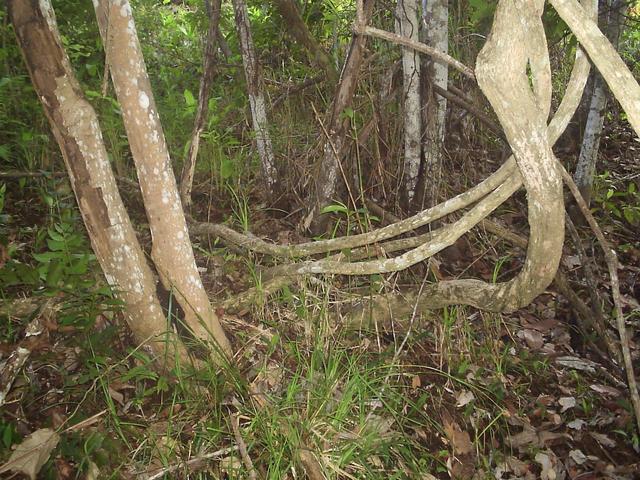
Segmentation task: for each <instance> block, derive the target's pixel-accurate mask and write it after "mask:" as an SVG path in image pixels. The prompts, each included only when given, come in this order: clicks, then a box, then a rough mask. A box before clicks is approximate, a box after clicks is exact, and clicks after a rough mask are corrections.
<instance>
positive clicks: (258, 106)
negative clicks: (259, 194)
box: [233, 0, 277, 196]
mask: <svg viewBox="0 0 640 480" xmlns="http://www.w3.org/2000/svg"><path fill="white" fill-rule="evenodd" d="M233 10H234V12H235V15H236V28H237V29H238V36H239V37H240V49H241V50H242V63H243V64H244V74H245V78H246V80H247V92H248V94H249V104H250V105H251V119H252V121H253V130H254V132H255V135H256V146H257V147H258V156H259V157H260V164H261V166H262V178H263V181H264V183H265V185H266V187H267V190H268V192H269V196H271V195H272V194H273V193H274V191H275V187H276V181H277V172H276V162H275V158H274V156H273V146H272V145H271V137H270V135H269V129H268V125H269V124H268V122H267V109H266V106H265V101H264V95H263V94H262V78H261V77H260V65H259V64H258V59H257V58H256V54H255V51H254V48H253V40H252V38H251V28H250V23H249V13H248V12H247V5H246V3H245V2H244V0H233Z"/></svg>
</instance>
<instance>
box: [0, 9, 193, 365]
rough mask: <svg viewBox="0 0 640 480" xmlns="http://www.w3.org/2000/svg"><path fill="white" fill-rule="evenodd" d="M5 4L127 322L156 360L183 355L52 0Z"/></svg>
mask: <svg viewBox="0 0 640 480" xmlns="http://www.w3.org/2000/svg"><path fill="white" fill-rule="evenodd" d="M8 6H9V15H10V18H11V22H12V23H13V26H14V30H15V33H16V37H17V39H18V45H19V47H20V49H21V50H22V53H23V55H24V59H25V63H26V65H27V69H28V70H29V74H30V76H31V79H32V81H33V85H34V88H35V90H36V93H37V94H38V97H39V98H40V100H41V101H42V106H43V108H44V111H45V114H46V115H47V118H48V119H49V123H50V124H51V129H52V130H53V133H54V135H55V137H56V140H57V142H58V145H59V146H60V150H61V152H62V157H63V158H64V162H65V165H66V167H67V171H68V173H69V180H70V182H71V186H72V188H73V191H74V193H75V195H76V199H77V201H78V207H79V209H80V213H81V214H82V218H83V220H84V223H85V226H86V227H87V232H88V234H89V239H90V240H91V246H92V247H93V251H94V252H95V254H96V258H97V259H98V263H100V267H101V268H102V271H103V273H104V275H105V278H106V279H107V282H108V283H109V285H110V286H111V287H112V288H113V289H114V291H115V292H116V295H117V296H118V297H119V298H120V299H121V300H122V301H123V308H124V315H125V318H126V321H127V324H128V325H129V328H130V329H131V331H132V332H133V334H134V336H135V338H136V340H137V341H139V342H141V343H144V346H145V348H146V349H147V350H149V352H150V353H152V354H153V355H154V356H155V357H156V359H157V360H162V359H165V360H166V359H167V358H166V357H165V352H167V353H168V354H169V357H168V358H169V359H170V358H174V356H176V354H177V356H178V357H185V356H186V352H185V349H184V347H183V346H182V343H181V342H180V340H179V339H178V338H177V337H176V335H175V334H174V333H173V331H172V330H171V329H170V328H168V326H167V321H166V318H165V316H164V313H163V312H162V308H161V307H160V303H159V302H158V299H157V296H156V281H155V279H154V277H153V274H152V273H151V270H150V269H149V266H148V265H147V263H146V261H145V257H144V253H143V252H142V249H141V248H140V245H139V243H138V240H137V239H136V234H135V231H134V230H133V226H132V224H131V220H130V219H129V215H128V214H127V212H126V210H125V208H124V205H123V203H122V199H121V198H120V193H119V192H118V188H117V186H116V181H115V177H114V175H113V171H112V170H111V165H110V163H109V159H108V157H107V152H106V150H105V146H104V141H103V139H102V133H101V131H100V126H99V125H98V118H97V116H96V113H95V111H94V110H93V108H92V107H91V105H90V104H89V103H88V102H87V101H86V99H85V98H84V95H83V94H82V90H81V89H80V86H79V85H78V82H77V81H76V79H75V76H74V73H73V68H72V67H71V64H70V62H69V58H68V57H67V55H66V53H65V52H64V49H63V47H62V41H61V39H60V35H59V33H58V28H57V25H56V20H55V15H54V13H53V9H52V8H51V4H50V2H49V0H9V2H8ZM168 366H169V367H170V366H171V365H170V364H169V365H168Z"/></svg>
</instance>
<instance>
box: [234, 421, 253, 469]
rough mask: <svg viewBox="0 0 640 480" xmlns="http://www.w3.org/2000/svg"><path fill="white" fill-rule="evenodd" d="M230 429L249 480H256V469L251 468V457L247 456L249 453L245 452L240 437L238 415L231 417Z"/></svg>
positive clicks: (244, 446) (245, 449)
mask: <svg viewBox="0 0 640 480" xmlns="http://www.w3.org/2000/svg"><path fill="white" fill-rule="evenodd" d="M231 428H232V429H233V436H234V437H235V439H236V444H237V445H238V449H239V450H240V456H241V457H242V461H243V462H244V465H245V467H247V470H248V472H249V478H250V479H251V480H256V479H257V478H258V476H257V474H256V469H255V467H254V466H253V462H252V461H251V457H250V456H249V452H248V451H247V444H246V443H244V439H243V438H242V435H240V425H239V422H238V415H237V414H232V415H231Z"/></svg>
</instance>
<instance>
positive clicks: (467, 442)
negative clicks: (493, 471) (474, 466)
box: [444, 421, 473, 455]
mask: <svg viewBox="0 0 640 480" xmlns="http://www.w3.org/2000/svg"><path fill="white" fill-rule="evenodd" d="M444 432H445V433H446V434H447V439H448V440H449V442H450V443H451V445H452V446H453V452H454V454H455V455H467V454H469V453H471V452H473V444H472V443H471V438H470V437H469V434H468V433H467V432H465V431H463V430H462V429H461V428H460V426H459V425H458V424H457V423H456V422H447V421H445V422H444Z"/></svg>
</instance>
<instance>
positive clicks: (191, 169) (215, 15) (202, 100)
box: [180, 0, 222, 208]
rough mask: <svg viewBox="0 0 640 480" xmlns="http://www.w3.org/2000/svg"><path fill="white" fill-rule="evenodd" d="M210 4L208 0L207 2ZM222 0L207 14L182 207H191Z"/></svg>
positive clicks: (182, 180) (182, 183)
mask: <svg viewBox="0 0 640 480" xmlns="http://www.w3.org/2000/svg"><path fill="white" fill-rule="evenodd" d="M205 1H206V3H207V4H209V1H208V0H205ZM221 3H222V0H213V5H209V6H210V8H207V13H208V15H209V28H208V30H207V38H206V42H205V47H204V61H203V65H202V70H203V71H202V78H200V90H199V92H198V109H197V111H196V118H195V121H194V123H193V133H192V134H191V142H190V144H189V152H188V153H187V157H186V158H185V161H184V165H183V166H182V174H181V175H180V199H181V200H182V205H183V206H184V207H185V208H187V207H189V206H190V205H191V189H192V187H193V176H194V174H195V171H196V161H197V158H198V148H199V146H200V135H201V134H202V130H204V125H205V121H206V119H207V110H208V107H209V94H210V90H211V84H212V83H213V75H214V67H215V61H216V42H217V38H218V26H219V23H220V7H221Z"/></svg>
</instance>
